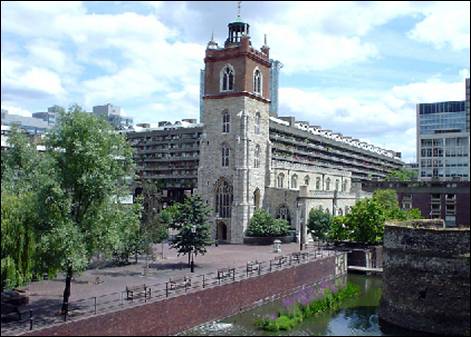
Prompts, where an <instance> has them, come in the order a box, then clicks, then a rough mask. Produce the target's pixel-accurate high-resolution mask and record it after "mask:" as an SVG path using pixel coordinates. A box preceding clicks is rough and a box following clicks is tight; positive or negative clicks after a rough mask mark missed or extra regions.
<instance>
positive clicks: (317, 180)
mask: <svg viewBox="0 0 471 337" xmlns="http://www.w3.org/2000/svg"><path fill="white" fill-rule="evenodd" d="M320 189H321V178H319V177H317V178H316V190H318V191H319V190H320Z"/></svg>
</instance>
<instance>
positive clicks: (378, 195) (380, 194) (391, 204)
mask: <svg viewBox="0 0 471 337" xmlns="http://www.w3.org/2000/svg"><path fill="white" fill-rule="evenodd" d="M373 199H374V200H376V201H377V202H378V203H379V204H380V206H381V207H382V208H383V211H384V216H385V218H386V220H413V219H420V218H421V215H420V210H419V209H416V208H415V209H411V210H401V209H400V208H399V202H398V201H397V193H396V191H395V190H392V189H382V190H376V191H375V192H374V193H373Z"/></svg>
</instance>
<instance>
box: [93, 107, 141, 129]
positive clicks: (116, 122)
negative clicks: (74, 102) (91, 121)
mask: <svg viewBox="0 0 471 337" xmlns="http://www.w3.org/2000/svg"><path fill="white" fill-rule="evenodd" d="M93 113H94V114H95V115H96V116H98V117H102V118H104V119H106V120H107V121H108V122H110V123H111V124H112V125H113V126H114V127H115V128H116V129H120V130H122V129H127V128H129V127H130V126H132V124H133V120H132V118H130V117H125V116H122V115H121V108H120V107H119V106H114V105H112V104H110V103H108V104H105V105H95V106H94V107H93Z"/></svg>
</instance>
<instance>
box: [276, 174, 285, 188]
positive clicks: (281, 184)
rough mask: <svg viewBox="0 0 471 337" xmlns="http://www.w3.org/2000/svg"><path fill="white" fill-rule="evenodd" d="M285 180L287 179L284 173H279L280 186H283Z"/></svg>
mask: <svg viewBox="0 0 471 337" xmlns="http://www.w3.org/2000/svg"><path fill="white" fill-rule="evenodd" d="M284 180H285V175H284V174H283V173H280V174H279V175H278V184H277V186H278V188H283V182H284Z"/></svg>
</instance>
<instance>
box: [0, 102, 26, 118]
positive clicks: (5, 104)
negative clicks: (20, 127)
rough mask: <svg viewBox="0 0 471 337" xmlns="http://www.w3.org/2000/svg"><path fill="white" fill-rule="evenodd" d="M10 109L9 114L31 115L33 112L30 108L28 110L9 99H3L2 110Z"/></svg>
mask: <svg viewBox="0 0 471 337" xmlns="http://www.w3.org/2000/svg"><path fill="white" fill-rule="evenodd" d="M3 109H5V110H8V113H9V114H12V115H20V116H24V117H31V116H32V113H31V111H29V110H26V109H24V108H22V107H19V106H17V105H16V104H15V103H12V102H9V101H2V110H3Z"/></svg>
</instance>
